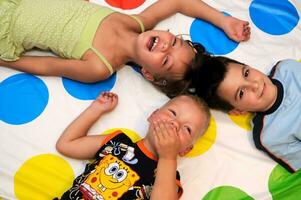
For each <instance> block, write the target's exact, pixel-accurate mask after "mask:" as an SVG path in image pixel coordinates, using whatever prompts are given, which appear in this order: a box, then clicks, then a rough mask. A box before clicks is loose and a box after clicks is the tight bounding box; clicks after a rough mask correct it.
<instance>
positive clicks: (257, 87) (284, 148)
mask: <svg viewBox="0 0 301 200" xmlns="http://www.w3.org/2000/svg"><path fill="white" fill-rule="evenodd" d="M205 57H206V58H205V59H204V61H203V66H202V68H201V71H200V72H199V73H198V74H197V75H195V77H194V80H193V84H194V85H197V87H195V92H196V93H197V95H198V96H200V97H202V98H203V99H205V101H206V102H207V103H208V105H209V107H211V108H215V109H218V110H222V111H225V112H228V113H230V114H244V113H246V112H255V114H256V115H255V117H254V118H253V124H254V127H253V139H254V142H255V146H256V148H258V149H260V150H262V151H264V152H266V153H267V154H268V155H269V156H270V157H271V158H273V159H274V160H275V161H276V162H278V163H279V164H281V165H282V166H283V167H285V168H286V169H287V170H289V171H290V172H295V171H297V170H299V169H300V168H301V142H300V140H301V117H300V114H301V109H300V108H301V101H300V99H301V63H300V62H297V61H295V60H290V59H287V60H282V61H279V62H278V63H277V64H276V65H275V66H274V67H273V69H272V70H271V72H270V74H269V75H268V76H267V75H265V74H263V73H262V72H260V71H258V70H256V69H255V68H252V67H250V66H248V65H245V64H243V63H240V62H238V61H236V60H232V59H229V58H225V57H221V56H219V57H213V56H210V55H207V56H205Z"/></svg>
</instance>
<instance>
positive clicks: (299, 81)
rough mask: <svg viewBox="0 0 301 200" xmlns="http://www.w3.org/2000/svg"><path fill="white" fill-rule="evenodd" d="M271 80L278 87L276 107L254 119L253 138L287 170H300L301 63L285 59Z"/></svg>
mask: <svg viewBox="0 0 301 200" xmlns="http://www.w3.org/2000/svg"><path fill="white" fill-rule="evenodd" d="M270 78H271V80H272V82H273V83H274V84H275V85H276V86H277V99H276V102H275V104H274V105H273V106H272V107H271V108H270V109H269V110H267V111H265V112H258V113H256V116H255V117H254V119H253V124H254V128H253V138H254V142H255V145H256V147H257V148H258V149H260V150H263V151H265V152H266V153H268V155H269V156H270V157H271V158H273V159H274V160H275V161H276V162H278V163H279V164H281V165H282V166H283V167H285V168H286V169H287V170H289V171H291V172H295V171H297V170H298V169H300V168H301V63H300V62H297V61H295V60H291V59H287V60H283V61H281V62H279V63H278V64H277V65H276V66H275V67H274V68H273V69H272V71H271V74H270Z"/></svg>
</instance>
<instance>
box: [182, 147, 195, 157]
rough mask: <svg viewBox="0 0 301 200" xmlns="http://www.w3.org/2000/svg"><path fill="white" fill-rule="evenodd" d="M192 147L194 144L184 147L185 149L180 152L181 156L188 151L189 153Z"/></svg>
mask: <svg viewBox="0 0 301 200" xmlns="http://www.w3.org/2000/svg"><path fill="white" fill-rule="evenodd" d="M192 148H193V146H192V145H191V146H189V147H187V148H186V149H184V151H181V152H179V156H181V157H183V156H185V155H186V154H187V153H189V151H191V150H192Z"/></svg>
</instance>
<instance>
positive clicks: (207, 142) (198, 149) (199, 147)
mask: <svg viewBox="0 0 301 200" xmlns="http://www.w3.org/2000/svg"><path fill="white" fill-rule="evenodd" d="M215 138H216V123H215V120H214V118H213V117H211V119H210V125H209V128H208V130H207V131H206V132H205V134H204V135H203V136H202V137H201V138H200V139H198V141H197V142H196V143H195V144H194V145H193V149H192V150H191V151H190V152H189V153H188V154H186V155H185V157H196V156H199V155H202V154H203V153H205V152H206V151H208V150H209V149H210V148H211V146H212V145H213V144H214V142H215Z"/></svg>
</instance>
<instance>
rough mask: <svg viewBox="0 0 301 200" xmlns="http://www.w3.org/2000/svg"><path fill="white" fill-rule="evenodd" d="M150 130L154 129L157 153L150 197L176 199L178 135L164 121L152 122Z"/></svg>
mask: <svg viewBox="0 0 301 200" xmlns="http://www.w3.org/2000/svg"><path fill="white" fill-rule="evenodd" d="M150 130H151V131H154V136H155V149H156V151H157V154H158V155H159V160H158V165H157V173H156V180H155V183H154V187H153V190H152V193H151V199H152V200H156V199H166V200H174V199H178V186H177V185H176V170H177V155H178V152H179V149H180V141H179V138H178V135H177V133H176V131H175V130H174V129H173V128H172V127H171V125H170V124H168V123H165V122H164V121H159V122H158V123H154V124H152V125H151V127H150Z"/></svg>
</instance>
